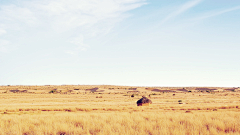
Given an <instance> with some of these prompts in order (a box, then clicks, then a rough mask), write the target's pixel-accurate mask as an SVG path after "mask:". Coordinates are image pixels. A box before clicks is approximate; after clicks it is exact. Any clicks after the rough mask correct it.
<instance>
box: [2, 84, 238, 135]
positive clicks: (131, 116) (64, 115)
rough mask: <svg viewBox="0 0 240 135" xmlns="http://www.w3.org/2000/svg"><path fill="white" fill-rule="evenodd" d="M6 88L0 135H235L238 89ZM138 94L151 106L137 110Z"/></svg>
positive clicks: (236, 132)
mask: <svg viewBox="0 0 240 135" xmlns="http://www.w3.org/2000/svg"><path fill="white" fill-rule="evenodd" d="M10 87H11V86H10ZM10 87H9V86H6V87H5V86H4V88H3V87H2V88H0V134H1V135H6V134H9V135H35V134H36V135H41V134H45V135H64V134H65V135H67V134H69V135H79V134H93V135H94V134H100V135H101V134H104V135H106V134H107V135H109V134H126V135H133V134H139V135H141V134H149V135H156V134H162V135H169V134H172V135H186V134H189V135H190V134H193V135H195V134H198V135H199V134H201V135H212V134H236V135H237V134H240V92H239V90H238V89H231V88H219V89H216V88H214V90H213V88H207V89H203V88H202V89H200V91H199V90H196V88H194V89H191V92H186V91H183V90H181V89H183V88H151V91H149V88H142V87H140V88H132V87H117V86H114V87H113V86H101V88H100V87H98V86H91V87H90V86H84V88H83V86H82V88H77V87H76V86H64V88H63V87H61V88H60V87H57V88H55V87H53V86H42V87H41V86H34V88H33V87H30V86H21V87H20V86H12V87H11V88H10ZM49 87H50V88H49ZM96 87H97V88H98V89H96ZM35 89H36V90H35ZM174 89H175V90H180V91H175V92H166V91H164V92H159V90H169V91H173V90H174ZM226 89H227V90H226ZM228 89H229V90H228ZM13 90H19V91H13ZM24 90H27V92H26V91H24ZM53 90H54V91H53ZM185 90H186V88H185ZM204 90H208V92H206V91H204ZM210 90H211V91H210ZM222 90H225V92H223V91H222ZM21 91H22V92H21ZM187 91H189V90H187ZM201 91H202V92H201ZM49 92H51V93H49ZM131 95H134V97H131ZM142 95H146V96H148V95H150V99H151V100H152V102H153V104H152V105H150V106H141V107H139V106H137V105H136V101H137V100H138V99H140V98H141V96H142Z"/></svg>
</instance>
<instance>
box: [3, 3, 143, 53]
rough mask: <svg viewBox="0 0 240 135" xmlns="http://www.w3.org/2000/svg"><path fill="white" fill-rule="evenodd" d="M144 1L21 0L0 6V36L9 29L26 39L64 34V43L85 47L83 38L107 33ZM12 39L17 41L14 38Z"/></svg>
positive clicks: (8, 33)
mask: <svg viewBox="0 0 240 135" xmlns="http://www.w3.org/2000/svg"><path fill="white" fill-rule="evenodd" d="M145 4H146V2H145V0H117V1H116V0H101V1H97V0H81V1H80V0H68V1H66V0H32V1H28V0H23V1H19V3H18V4H8V5H6V4H5V5H0V22H1V25H3V26H4V30H1V29H0V35H2V34H4V36H5V37H7V36H11V32H16V33H17V32H22V33H23V34H21V35H19V36H24V38H25V39H29V40H31V39H30V38H28V37H29V36H32V35H35V34H37V35H38V36H39V38H41V37H48V36H47V35H49V36H51V37H54V38H59V37H65V39H64V40H66V41H67V42H69V40H71V39H75V40H72V41H70V42H71V44H73V45H76V44H77V48H76V49H78V50H86V43H84V41H85V39H90V38H92V37H95V36H98V35H103V34H107V33H109V32H110V31H111V29H112V28H114V26H115V25H116V24H117V23H119V22H120V21H122V20H124V19H125V18H127V17H129V15H128V14H127V13H126V12H127V11H130V10H133V9H136V8H138V7H141V6H143V5H145ZM31 32H32V33H31ZM78 35H82V36H83V37H84V40H82V41H81V38H79V36H78ZM57 36H59V37H57ZM19 39H20V38H19ZM3 40H4V39H3ZM13 42H16V43H18V41H17V38H16V39H15V41H13Z"/></svg>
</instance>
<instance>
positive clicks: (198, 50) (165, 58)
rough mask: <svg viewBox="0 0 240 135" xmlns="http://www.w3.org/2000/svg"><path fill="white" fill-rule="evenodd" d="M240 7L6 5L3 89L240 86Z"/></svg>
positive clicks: (175, 0) (0, 55) (86, 0)
mask: <svg viewBox="0 0 240 135" xmlns="http://www.w3.org/2000/svg"><path fill="white" fill-rule="evenodd" d="M239 50H240V1H238V0H231V1H227V0H181V1H179V0H171V1H165V0H98V1H96V0H68V1H66V0H21V1H20V0H1V1H0V85H46V84H54V85H61V84H89V85H91V84H92V85H95V84H109V85H133V86H220V87H221V86H226V87H239V86H240V62H239V61H240V60H239V59H240V52H239Z"/></svg>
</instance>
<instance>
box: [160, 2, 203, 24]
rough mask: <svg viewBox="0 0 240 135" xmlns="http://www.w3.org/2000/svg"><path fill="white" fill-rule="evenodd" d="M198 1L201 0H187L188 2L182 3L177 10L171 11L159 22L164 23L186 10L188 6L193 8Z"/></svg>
mask: <svg viewBox="0 0 240 135" xmlns="http://www.w3.org/2000/svg"><path fill="white" fill-rule="evenodd" d="M200 2H202V0H194V1H189V2H187V3H185V4H184V5H182V6H181V7H180V9H178V10H177V11H175V12H173V13H171V14H170V15H168V16H167V17H166V18H164V19H163V20H162V22H161V23H160V24H164V23H165V22H167V21H168V20H170V19H172V18H175V17H176V16H178V15H180V14H182V13H184V12H186V11H187V10H189V9H190V8H193V7H194V6H196V5H198V4H199V3H200Z"/></svg>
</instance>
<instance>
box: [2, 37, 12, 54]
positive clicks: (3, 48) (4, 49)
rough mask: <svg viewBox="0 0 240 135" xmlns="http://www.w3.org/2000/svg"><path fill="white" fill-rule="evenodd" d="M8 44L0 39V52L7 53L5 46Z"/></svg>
mask: <svg viewBox="0 0 240 135" xmlns="http://www.w3.org/2000/svg"><path fill="white" fill-rule="evenodd" d="M9 44H10V42H9V41H7V40H3V39H0V52H4V53H6V52H8V49H7V45H9Z"/></svg>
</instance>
